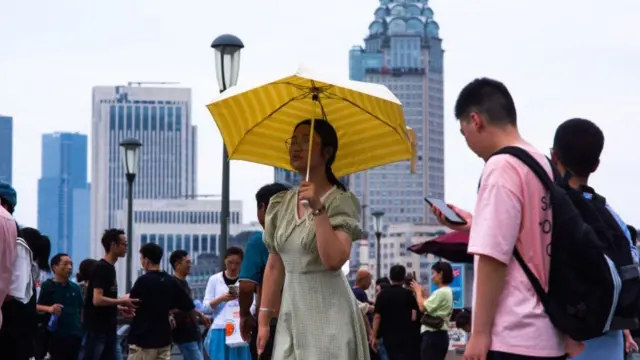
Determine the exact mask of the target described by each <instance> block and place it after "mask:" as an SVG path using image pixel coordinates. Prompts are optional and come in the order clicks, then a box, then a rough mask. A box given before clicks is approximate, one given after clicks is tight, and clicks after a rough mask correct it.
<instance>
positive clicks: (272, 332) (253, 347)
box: [249, 319, 278, 360]
mask: <svg viewBox="0 0 640 360" xmlns="http://www.w3.org/2000/svg"><path fill="white" fill-rule="evenodd" d="M257 323H258V322H257V321H256V324H257ZM277 323H278V319H272V320H271V324H270V326H269V341H268V342H267V345H266V346H265V347H264V352H263V353H262V355H260V357H258V325H256V326H254V327H253V330H251V343H249V352H250V353H251V359H253V360H271V355H272V354H273V341H274V340H275V337H276V324H277ZM274 360H276V359H274Z"/></svg>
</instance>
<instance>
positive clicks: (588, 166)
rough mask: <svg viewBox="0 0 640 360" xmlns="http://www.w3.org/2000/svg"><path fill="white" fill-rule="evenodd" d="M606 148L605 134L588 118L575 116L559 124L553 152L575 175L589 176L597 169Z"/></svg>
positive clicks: (554, 138)
mask: <svg viewBox="0 0 640 360" xmlns="http://www.w3.org/2000/svg"><path fill="white" fill-rule="evenodd" d="M603 148H604V134H603V133H602V130H600V128H599V127H598V125H596V124H594V123H593V122H591V121H589V120H587V119H580V118H574V119H570V120H567V121H565V122H563V123H562V124H560V126H558V129H556V135H555V136H554V137H553V152H554V153H555V155H556V158H557V159H558V160H559V161H560V162H561V163H562V165H563V166H564V167H565V168H567V169H568V170H570V171H571V172H572V173H573V174H574V175H576V176H580V177H587V176H589V175H590V174H591V173H592V172H593V171H595V169H596V167H597V166H598V163H599V161H600V154H602V149H603Z"/></svg>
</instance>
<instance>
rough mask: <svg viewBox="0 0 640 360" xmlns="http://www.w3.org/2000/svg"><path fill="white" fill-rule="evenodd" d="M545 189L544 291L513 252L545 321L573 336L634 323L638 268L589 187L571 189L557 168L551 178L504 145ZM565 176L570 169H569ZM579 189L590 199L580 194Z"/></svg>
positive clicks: (639, 299)
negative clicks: (548, 236)
mask: <svg viewBox="0 0 640 360" xmlns="http://www.w3.org/2000/svg"><path fill="white" fill-rule="evenodd" d="M497 154H508V155H511V156H514V157H516V158H517V159H518V160H520V161H521V162H523V163H524V164H525V165H527V167H529V169H531V171H532V172H533V173H534V174H535V175H536V176H537V177H538V179H540V182H541V183H542V184H543V185H544V187H545V188H546V189H547V190H548V191H549V203H550V204H551V208H552V219H551V224H549V226H550V228H552V231H551V243H550V246H549V249H548V250H547V251H548V253H549V255H550V258H551V264H550V271H549V287H548V291H545V290H544V289H543V287H542V286H541V284H540V281H539V280H538V279H537V277H536V276H535V274H534V273H533V272H532V271H531V269H530V268H529V267H528V266H527V264H526V263H525V262H524V260H523V258H522V256H521V255H520V253H519V252H518V250H517V249H514V257H515V258H516V260H517V261H518V263H519V264H520V266H521V267H522V269H523V271H524V273H525V274H526V276H527V278H528V279H529V281H530V282H531V285H532V287H533V288H534V290H535V291H536V293H537V295H538V297H539V298H540V301H541V302H542V305H543V306H544V309H545V312H546V313H547V315H548V316H549V319H550V320H551V323H553V325H554V326H555V327H556V328H557V329H558V330H560V331H561V332H563V333H565V334H567V335H569V336H570V337H571V338H572V339H574V340H577V341H584V340H589V339H592V338H595V337H598V336H601V335H602V334H603V333H605V332H607V331H609V330H621V329H635V328H637V327H638V315H639V313H640V311H639V310H640V309H639V307H640V270H639V268H638V265H637V264H634V261H633V257H632V255H631V251H630V242H629V240H628V239H627V237H626V236H625V234H624V232H623V230H622V229H621V228H620V226H619V225H618V222H617V221H616V219H615V218H614V217H613V215H612V214H611V212H610V211H609V209H607V206H606V200H605V199H604V198H603V197H602V196H600V195H598V194H596V193H595V192H594V191H593V189H591V188H587V187H584V188H581V189H573V188H571V187H570V186H569V184H568V180H569V177H568V176H567V177H564V178H562V177H561V176H560V175H559V173H558V171H557V169H556V168H555V167H554V166H553V164H551V167H552V169H553V171H554V178H555V179H554V180H552V179H551V178H550V177H549V175H548V173H547V171H546V170H545V169H544V168H543V167H542V166H541V164H540V163H539V162H538V161H537V160H536V159H535V158H533V157H532V156H531V154H529V152H527V151H526V150H524V149H522V148H520V147H512V146H509V147H505V148H503V149H501V150H499V151H498V152H496V153H495V154H494V155H497ZM569 176H570V175H569ZM585 192H586V193H589V194H590V195H591V199H587V198H586V197H585Z"/></svg>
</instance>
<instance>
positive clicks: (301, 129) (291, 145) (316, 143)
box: [287, 125, 327, 173]
mask: <svg viewBox="0 0 640 360" xmlns="http://www.w3.org/2000/svg"><path fill="white" fill-rule="evenodd" d="M310 129H311V127H310V126H309V125H300V126H298V127H297V128H296V129H295V131H294V132H293V135H292V136H291V138H289V139H288V140H287V147H288V149H289V161H290V163H291V167H292V168H294V169H295V170H296V171H297V172H299V173H305V172H306V171H307V158H308V156H309V143H310V137H309V131H310ZM312 146H313V148H312V149H311V168H312V169H315V168H317V167H324V164H325V162H326V160H327V159H326V158H325V157H324V156H323V154H322V139H320V136H318V134H316V133H315V132H314V133H313V144H312Z"/></svg>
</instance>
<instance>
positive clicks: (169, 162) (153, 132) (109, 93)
mask: <svg viewBox="0 0 640 360" xmlns="http://www.w3.org/2000/svg"><path fill="white" fill-rule="evenodd" d="M129 137H133V138H137V139H138V140H140V141H141V142H142V148H141V149H140V166H139V170H138V174H137V176H136V180H135V183H134V189H133V197H134V199H171V198H181V197H184V196H188V195H194V194H196V150H195V149H196V127H195V126H193V125H191V89H188V88H178V87H168V86H159V85H154V86H145V84H140V83H129V85H127V86H98V87H94V88H93V123H92V141H93V142H92V144H91V162H92V168H91V179H92V183H91V210H92V211H91V255H92V256H94V257H98V256H102V254H103V249H102V245H101V244H100V238H101V237H102V233H103V231H104V230H105V229H107V228H111V227H115V226H117V225H118V222H117V217H116V214H117V211H118V210H120V209H123V208H126V206H125V205H126V201H125V200H126V195H127V184H126V180H125V174H124V168H123V165H122V159H121V152H120V151H121V150H120V146H119V144H120V141H122V140H124V139H125V138H129ZM136 252H137V249H134V253H136Z"/></svg>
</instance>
